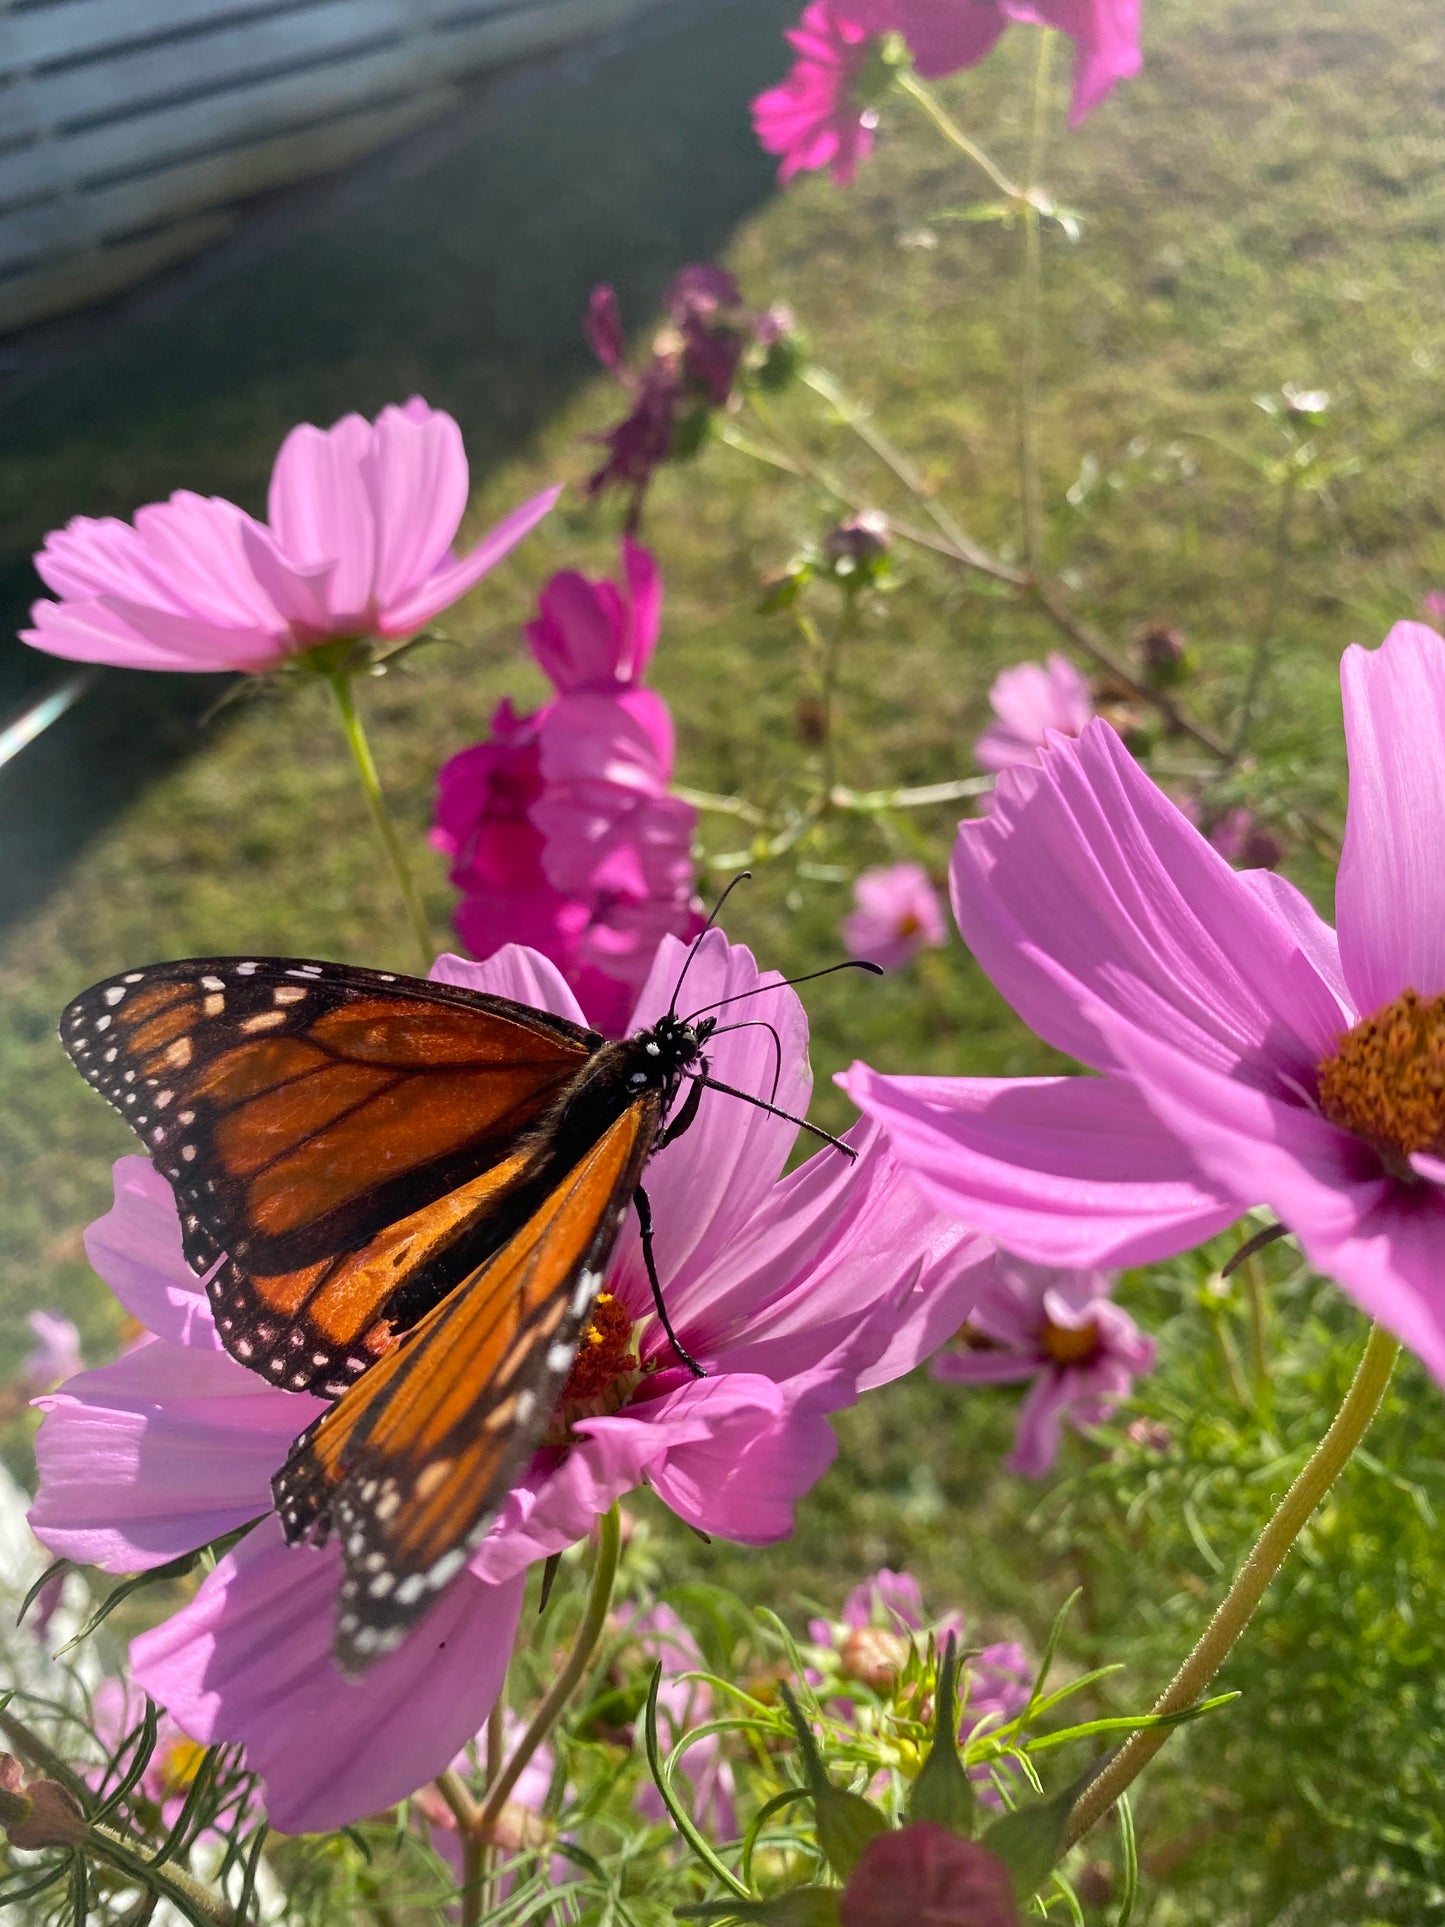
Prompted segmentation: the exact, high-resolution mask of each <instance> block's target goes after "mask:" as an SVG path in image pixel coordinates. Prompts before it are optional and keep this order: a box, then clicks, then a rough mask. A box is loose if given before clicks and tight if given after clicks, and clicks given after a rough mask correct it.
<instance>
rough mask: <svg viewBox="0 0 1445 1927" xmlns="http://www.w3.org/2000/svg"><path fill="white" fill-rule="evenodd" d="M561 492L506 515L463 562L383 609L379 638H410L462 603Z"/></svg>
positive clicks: (439, 572) (543, 494)
mask: <svg viewBox="0 0 1445 1927" xmlns="http://www.w3.org/2000/svg"><path fill="white" fill-rule="evenodd" d="M561 493H562V490H561V487H560V485H559V486H558V487H556V488H544V489H543V490H542V492H541V494H540V495H534V496H532V498H531V500H530V501H526V502H523V504H522V506H521V507H520V508H516V509H513V510H512V512H511V514H510V515H506V516H503V518H502V520H501V521H500V522H498V523H497V525H496V527H495V528H493V529H491V530H489V531H488V533H487V534H486V535H484V536H483V537H482V539H481V541H480V542H478V543H477V545H476V547H475V548H471V549H468V550H467V552H466V554H465V555H464V556H463V557H462V558H461V560H460V561H458V562H449V563H447V564H446V565H445V566H444V567H442V568H439V569H438V570H437V571H436V573H435V574H434V575H430V576H428V577H427V579H426V581H425V582H423V583H421V584H419V585H418V587H417V588H416V589H414V590H413V591H412V592H411V593H410V594H409V595H405V596H403V597H401V599H400V600H399V601H397V602H394V603H392V604H390V605H389V606H388V607H386V608H385V609H382V610H380V611H379V612H378V616H377V624H376V627H377V633H378V635H382V636H409V635H411V634H412V633H413V631H415V630H417V629H424V628H425V627H426V625H427V623H429V622H433V621H435V619H436V618H437V617H438V616H439V615H440V614H441V613H442V611H443V610H444V609H450V608H451V606H452V604H453V603H454V602H459V601H460V600H461V598H462V597H463V596H464V595H465V594H466V592H467V590H468V589H471V588H474V587H475V586H476V584H477V583H478V582H480V581H481V579H482V577H483V576H484V575H486V574H488V573H489V572H490V571H491V570H492V569H495V568H496V566H497V564H498V563H499V562H500V561H502V559H503V558H504V557H505V556H508V555H510V554H511V552H512V550H513V549H514V548H516V546H517V544H518V543H519V542H520V541H521V540H522V538H523V537H524V536H527V535H530V534H531V533H532V530H533V529H534V528H536V526H537V524H538V523H539V522H540V521H541V520H542V518H543V516H544V515H546V514H547V513H548V511H549V510H550V509H551V508H552V506H553V504H554V503H555V502H556V500H557V497H558V496H559V495H560V494H561Z"/></svg>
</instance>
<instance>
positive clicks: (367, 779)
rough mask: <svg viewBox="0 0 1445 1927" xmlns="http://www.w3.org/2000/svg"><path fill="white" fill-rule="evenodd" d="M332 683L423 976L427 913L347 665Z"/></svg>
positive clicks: (427, 962) (428, 961)
mask: <svg viewBox="0 0 1445 1927" xmlns="http://www.w3.org/2000/svg"><path fill="white" fill-rule="evenodd" d="M326 680H327V682H328V683H329V684H330V685H331V693H332V695H333V696H334V697H335V698H336V707H337V710H338V712H339V714H340V716H341V728H342V731H343V733H344V734H345V737H346V746H347V748H348V749H349V750H350V751H351V760H352V762H353V763H355V765H356V773H357V775H358V776H359V777H360V779H361V787H362V791H363V793H364V794H365V796H366V807H367V808H368V809H369V810H370V811H371V820H372V822H373V823H374V824H375V825H376V833H377V835H378V836H379V837H380V838H381V844H382V848H383V849H384V850H385V851H386V859H387V862H388V863H390V865H391V869H392V874H393V876H394V877H395V878H396V885H397V888H398V889H399V890H400V892H401V900H402V903H403V904H404V906H405V908H406V920H407V922H408V923H409V924H410V926H411V934H412V936H413V938H414V939H415V941H416V947H417V954H418V955H419V957H420V958H421V968H422V975H423V976H425V974H426V973H427V971H428V970H430V969H431V966H432V958H433V955H434V953H433V950H432V944H431V938H430V937H429V936H428V934H427V927H426V916H425V913H424V912H423V910H422V907H421V898H420V897H419V896H418V895H417V889H416V884H415V883H414V882H413V880H412V874H411V871H410V869H409V868H408V867H407V861H406V852H405V851H404V850H403V849H402V847H401V839H400V838H399V837H398V836H397V833H396V825H395V824H394V823H393V822H392V820H391V813H390V811H389V810H388V809H387V807H386V798H385V797H384V796H383V795H382V793H381V779H380V777H379V776H378V775H377V773H376V763H375V761H374V759H373V757H372V754H371V745H370V744H369V743H368V742H367V740H366V731H365V729H364V728H363V727H362V722H361V715H360V712H359V711H358V709H357V707H356V693H355V690H354V689H353V687H352V677H351V673H350V671H349V670H347V669H346V668H344V667H343V668H340V669H334V670H331V671H330V672H329V673H328V674H327V677H326Z"/></svg>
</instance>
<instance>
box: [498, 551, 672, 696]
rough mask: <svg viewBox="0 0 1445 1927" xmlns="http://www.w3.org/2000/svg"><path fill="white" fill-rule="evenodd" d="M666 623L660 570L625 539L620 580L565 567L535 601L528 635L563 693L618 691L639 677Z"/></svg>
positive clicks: (633, 684) (539, 660)
mask: <svg viewBox="0 0 1445 1927" xmlns="http://www.w3.org/2000/svg"><path fill="white" fill-rule="evenodd" d="M661 627H662V574H661V571H660V570H659V569H658V566H657V562H656V560H655V559H654V557H653V554H652V551H651V550H650V549H645V548H643V547H642V546H641V545H640V544H639V543H637V542H634V541H633V540H632V538H631V537H630V536H624V537H623V538H622V583H621V584H620V585H619V584H617V583H615V582H609V581H606V580H605V579H604V580H602V581H598V582H594V581H591V580H590V579H589V578H588V577H587V576H585V575H580V574H579V573H578V572H577V571H576V570H575V569H563V570H562V571H561V572H560V573H559V574H557V575H554V576H553V577H552V579H551V581H550V582H549V583H548V584H547V586H546V587H545V588H544V589H543V591H542V593H541V596H540V597H539V598H538V602H537V618H536V620H535V621H534V622H529V623H528V624H527V640H528V642H529V643H530V644H531V646H532V654H533V656H534V657H535V658H536V660H537V666H538V667H539V668H540V669H542V670H543V671H545V673H546V674H547V675H548V676H550V677H551V679H552V682H553V684H554V685H555V687H556V689H557V691H558V693H559V694H561V695H564V696H566V695H570V694H572V693H573V692H574V691H578V690H585V691H590V692H592V693H594V694H601V695H613V694H617V693H619V692H620V691H622V690H624V689H633V688H635V687H636V686H637V684H638V683H639V682H640V681H641V680H642V672H643V671H644V670H645V669H646V667H647V665H648V663H649V662H650V661H651V660H652V652H653V650H654V649H655V648H656V647H657V637H658V632H659V630H660V629H661Z"/></svg>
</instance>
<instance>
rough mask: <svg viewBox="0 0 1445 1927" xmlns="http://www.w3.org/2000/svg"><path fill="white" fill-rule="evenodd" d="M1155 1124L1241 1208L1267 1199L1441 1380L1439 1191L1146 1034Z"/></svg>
mask: <svg viewBox="0 0 1445 1927" xmlns="http://www.w3.org/2000/svg"><path fill="white" fill-rule="evenodd" d="M1129 1051H1130V1054H1131V1056H1132V1057H1133V1058H1134V1060H1135V1063H1136V1066H1137V1072H1138V1076H1139V1080H1140V1084H1141V1086H1142V1087H1143V1088H1144V1089H1145V1090H1146V1092H1147V1095H1148V1100H1149V1103H1150V1106H1151V1107H1152V1108H1153V1110H1154V1111H1155V1112H1156V1113H1157V1115H1158V1116H1159V1119H1160V1121H1161V1123H1163V1124H1164V1125H1165V1127H1166V1128H1167V1129H1169V1130H1171V1131H1172V1132H1174V1133H1175V1134H1176V1135H1177V1136H1178V1137H1179V1138H1180V1139H1181V1140H1183V1141H1184V1142H1186V1143H1187V1144H1188V1145H1189V1148H1190V1150H1191V1151H1192V1152H1193V1153H1194V1155H1195V1156H1196V1157H1197V1158H1198V1160H1199V1163H1200V1165H1201V1166H1202V1167H1203V1168H1204V1169H1206V1170H1208V1171H1211V1172H1213V1174H1214V1175H1215V1177H1216V1179H1217V1180H1218V1181H1219V1182H1220V1183H1221V1184H1227V1185H1228V1186H1229V1187H1230V1189H1231V1191H1232V1192H1233V1194H1234V1196H1235V1197H1236V1198H1237V1199H1238V1200H1239V1201H1240V1203H1241V1205H1246V1204H1267V1205H1268V1206H1269V1207H1270V1209H1271V1210H1273V1211H1274V1212H1275V1214H1276V1215H1277V1216H1278V1218H1279V1219H1280V1221H1281V1223H1283V1224H1286V1225H1288V1226H1289V1228H1290V1230H1291V1231H1292V1232H1293V1233H1294V1234H1295V1236H1296V1237H1297V1238H1298V1239H1299V1241H1300V1244H1301V1245H1302V1246H1303V1247H1304V1251H1305V1254H1306V1256H1307V1257H1308V1258H1309V1260H1310V1262H1311V1264H1313V1265H1314V1266H1315V1268H1316V1269H1317V1270H1319V1271H1322V1272H1323V1273H1324V1274H1325V1275H1326V1276H1327V1277H1331V1278H1333V1279H1334V1280H1335V1282H1336V1283H1337V1284H1339V1285H1341V1286H1342V1287H1343V1288H1344V1289H1345V1290H1346V1291H1347V1292H1349V1293H1350V1295H1351V1296H1352V1297H1353V1298H1355V1299H1357V1300H1358V1302H1359V1303H1360V1304H1361V1305H1363V1306H1364V1308H1365V1310H1366V1311H1367V1312H1368V1313H1369V1314H1370V1316H1371V1317H1372V1318H1377V1319H1379V1321H1380V1323H1381V1324H1382V1325H1385V1326H1387V1327H1388V1329H1389V1330H1391V1331H1393V1332H1394V1333H1395V1335H1396V1336H1397V1337H1398V1338H1400V1339H1401V1340H1402V1341H1403V1342H1404V1343H1405V1344H1406V1345H1408V1346H1409V1347H1410V1349H1411V1350H1412V1351H1414V1352H1416V1353H1418V1355H1419V1356H1420V1357H1421V1358H1422V1359H1423V1360H1424V1361H1425V1363H1426V1364H1427V1365H1428V1366H1429V1367H1430V1369H1431V1371H1432V1372H1434V1373H1435V1375H1436V1377H1437V1378H1441V1379H1445V1278H1442V1275H1441V1270H1440V1251H1441V1249H1442V1241H1445V1196H1442V1194H1441V1192H1440V1191H1439V1190H1438V1189H1437V1187H1436V1186H1435V1185H1433V1184H1423V1183H1421V1184H1402V1183H1400V1182H1399V1181H1397V1180H1395V1179H1393V1178H1390V1177H1389V1176H1387V1175H1385V1174H1384V1173H1383V1172H1382V1170H1381V1167H1380V1162H1379V1158H1378V1156H1377V1155H1376V1153H1375V1152H1374V1151H1373V1150H1372V1149H1371V1148H1370V1146H1369V1145H1367V1144H1366V1143H1364V1142H1363V1140H1362V1139H1359V1138H1356V1137H1352V1136H1351V1135H1350V1134H1349V1133H1348V1132H1345V1131H1340V1130H1337V1129H1336V1128H1335V1126H1334V1125H1333V1124H1329V1123H1326V1121H1325V1120H1324V1118H1322V1117H1319V1116H1317V1115H1316V1114H1315V1113H1314V1112H1313V1111H1311V1110H1308V1109H1306V1108H1305V1106H1304V1105H1302V1104H1298V1103H1295V1104H1290V1103H1287V1102H1283V1101H1281V1100H1279V1099H1277V1098H1273V1097H1271V1096H1269V1095H1268V1094H1267V1093H1266V1092H1263V1091H1260V1090H1256V1089H1254V1088H1252V1087H1251V1086H1250V1085H1248V1084H1245V1083H1242V1082H1241V1081H1240V1080H1239V1079H1237V1078H1231V1077H1225V1076H1221V1075H1220V1074H1219V1073H1218V1072H1217V1071H1213V1070H1210V1069H1208V1068H1206V1067H1205V1066H1204V1065H1201V1064H1197V1063H1194V1062H1193V1061H1192V1060H1191V1059H1189V1058H1188V1057H1186V1056H1185V1055H1184V1053H1182V1052H1178V1051H1171V1050H1169V1049H1168V1047H1167V1046H1166V1045H1162V1044H1159V1043H1157V1042H1155V1041H1154V1040H1153V1039H1144V1038H1140V1037H1138V1036H1135V1037H1132V1038H1131V1039H1130V1040H1129Z"/></svg>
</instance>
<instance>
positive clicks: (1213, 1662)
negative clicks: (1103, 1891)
mask: <svg viewBox="0 0 1445 1927" xmlns="http://www.w3.org/2000/svg"><path fill="white" fill-rule="evenodd" d="M1399 1355H1400V1345H1399V1341H1398V1339H1395V1338H1392V1337H1391V1336H1390V1335H1389V1333H1388V1332H1385V1331H1382V1330H1381V1329H1380V1327H1379V1326H1378V1325H1372V1326H1371V1327H1370V1336H1369V1339H1368V1340H1367V1341H1366V1344H1365V1349H1364V1353H1363V1354H1362V1356H1361V1358H1360V1362H1359V1364H1358V1366H1357V1367H1356V1368H1355V1375H1354V1377H1353V1378H1352V1379H1351V1381H1350V1388H1349V1390H1348V1391H1347V1392H1346V1393H1345V1396H1344V1401H1343V1403H1342V1404H1341V1406H1340V1409H1339V1411H1338V1412H1336V1414H1335V1416H1334V1421H1333V1423H1332V1424H1331V1426H1330V1429H1329V1430H1328V1431H1327V1432H1326V1433H1325V1435H1324V1437H1323V1438H1322V1439H1321V1440H1320V1442H1319V1444H1318V1445H1317V1446H1316V1447H1315V1449H1314V1451H1313V1453H1312V1454H1311V1455H1310V1457H1309V1460H1308V1461H1307V1463H1306V1464H1305V1466H1304V1468H1303V1469H1302V1470H1301V1472H1300V1473H1299V1476H1298V1477H1297V1478H1296V1479H1295V1481H1294V1483H1293V1485H1291V1487H1290V1489H1289V1491H1288V1492H1286V1493H1285V1495H1284V1498H1283V1499H1282V1500H1281V1501H1280V1504H1279V1506H1278V1508H1277V1510H1276V1512H1275V1514H1274V1517H1273V1518H1272V1519H1271V1520H1270V1522H1269V1524H1268V1525H1267V1526H1266V1527H1265V1529H1264V1531H1263V1532H1262V1533H1261V1534H1260V1535H1259V1538H1258V1539H1257V1540H1256V1541H1255V1545H1254V1549H1253V1550H1252V1551H1251V1553H1250V1555H1249V1557H1248V1558H1247V1559H1246V1560H1245V1562H1244V1565H1243V1566H1242V1567H1241V1569H1240V1573H1239V1577H1238V1578H1237V1579H1236V1580H1235V1582H1234V1584H1233V1585H1232V1586H1231V1587H1230V1589H1229V1592H1228V1595H1227V1596H1226V1598H1225V1599H1224V1601H1223V1603H1222V1604H1221V1605H1220V1607H1219V1609H1218V1611H1217V1612H1216V1613H1215V1615H1214V1617H1213V1618H1212V1619H1211V1620H1210V1622H1209V1624H1208V1626H1206V1627H1205V1629H1204V1633H1203V1636H1202V1637H1201V1639H1200V1640H1199V1643H1198V1645H1196V1646H1195V1648H1194V1650H1193V1652H1192V1653H1191V1654H1190V1655H1189V1657H1188V1659H1186V1660H1185V1662H1184V1664H1183V1665H1182V1666H1181V1667H1180V1669H1179V1671H1178V1672H1177V1673H1176V1674H1175V1676H1174V1679H1173V1681H1172V1682H1171V1683H1170V1685H1169V1688H1168V1690H1167V1691H1166V1692H1165V1693H1164V1695H1163V1697H1162V1698H1161V1699H1160V1700H1159V1701H1158V1703H1157V1704H1156V1705H1155V1707H1154V1715H1155V1717H1156V1718H1158V1717H1161V1716H1164V1715H1168V1714H1173V1713H1183V1712H1185V1711H1187V1710H1188V1708H1190V1707H1191V1706H1193V1705H1194V1704H1195V1703H1196V1702H1197V1701H1198V1700H1200V1699H1201V1698H1202V1697H1203V1695H1204V1693H1205V1691H1206V1689H1207V1688H1208V1686H1209V1683H1210V1681H1211V1680H1212V1679H1213V1678H1214V1676H1215V1674H1216V1673H1217V1672H1218V1671H1219V1669H1220V1667H1221V1666H1222V1665H1223V1664H1224V1662H1225V1660H1226V1659H1227V1658H1228V1657H1229V1654H1230V1652H1231V1651H1232V1649H1233V1647H1234V1645H1235V1644H1236V1642H1237V1641H1238V1639H1239V1637H1240V1635H1241V1634H1242V1633H1243V1631H1244V1629H1245V1627H1246V1626H1247V1625H1248V1624H1249V1621H1250V1618H1251V1616H1252V1615H1253V1613H1254V1609H1255V1607H1256V1606H1257V1605H1258V1604H1259V1602H1260V1600H1261V1598H1263V1596H1264V1592H1265V1588H1266V1587H1267V1586H1268V1585H1269V1582H1270V1580H1271V1579H1273V1577H1274V1575H1275V1574H1276V1573H1277V1572H1278V1571H1279V1569H1280V1567H1281V1565H1283V1563H1284V1560H1285V1556H1286V1554H1287V1553H1288V1552H1289V1549H1290V1547H1291V1546H1292V1545H1293V1544H1294V1542H1295V1540H1296V1539H1297V1538H1298V1537H1299V1535H1300V1533H1301V1532H1302V1531H1303V1529H1304V1526H1305V1524H1306V1522H1307V1521H1308V1519H1309V1517H1310V1514H1311V1513H1312V1512H1313V1511H1314V1509H1315V1507H1316V1506H1317V1505H1318V1504H1319V1502H1320V1500H1321V1499H1322V1498H1323V1497H1324V1496H1325V1494H1326V1492H1328V1491H1329V1489H1330V1487H1331V1486H1332V1485H1333V1484H1334V1482H1335V1480H1336V1479H1337V1478H1338V1477H1339V1475H1340V1473H1341V1472H1342V1471H1343V1469H1344V1467H1345V1465H1346V1464H1347V1462H1348V1460H1349V1458H1350V1455H1351V1453H1352V1452H1353V1451H1354V1449H1355V1447H1356V1446H1357V1445H1358V1444H1359V1442H1360V1440H1361V1439H1362V1438H1363V1437H1364V1436H1365V1433H1366V1432H1367V1431H1368V1430H1369V1427H1370V1421H1371V1420H1372V1419H1373V1418H1374V1416H1375V1413H1376V1412H1377V1411H1378V1410H1379V1406H1380V1400H1381V1399H1382V1398H1383V1397H1384V1395H1385V1388H1386V1386H1387V1385H1388V1384H1389V1382H1390V1374H1391V1372H1392V1371H1393V1370H1394V1368H1395V1360H1396V1359H1397V1358H1398V1357H1399ZM1172 1731H1173V1728H1172V1727H1169V1726H1159V1727H1150V1728H1148V1729H1146V1730H1144V1731H1142V1732H1138V1733H1135V1734H1134V1735H1133V1737H1132V1738H1131V1739H1130V1740H1129V1741H1128V1742H1127V1743H1126V1745H1124V1746H1123V1747H1122V1748H1121V1749H1120V1751H1119V1752H1118V1754H1117V1755H1116V1756H1115V1757H1114V1758H1113V1759H1112V1760H1111V1761H1110V1762H1109V1764H1108V1765H1107V1766H1106V1767H1105V1768H1104V1770H1103V1772H1102V1773H1100V1774H1099V1775H1098V1777H1097V1778H1096V1779H1095V1780H1093V1781H1091V1782H1090V1784H1089V1787H1088V1789H1087V1790H1086V1792H1085V1793H1084V1794H1083V1796H1082V1798H1081V1799H1080V1800H1079V1802H1078V1804H1077V1805H1076V1806H1075V1808H1074V1810H1073V1812H1072V1813H1071V1814H1070V1815H1069V1824H1068V1830H1067V1832H1066V1833H1065V1836H1064V1844H1065V1846H1072V1845H1073V1844H1074V1842H1075V1841H1076V1840H1079V1839H1082V1837H1083V1836H1084V1834H1086V1833H1087V1832H1088V1831H1089V1828H1090V1827H1092V1826H1093V1824H1094V1822H1095V1821H1096V1820H1100V1819H1102V1818H1103V1816H1104V1815H1105V1814H1106V1813H1107V1812H1108V1811H1109V1809H1110V1807H1112V1806H1113V1804H1114V1802H1115V1801H1116V1800H1117V1799H1118V1798H1119V1795H1120V1794H1121V1793H1122V1792H1123V1791H1124V1789H1125V1788H1126V1787H1128V1786H1131V1785H1132V1784H1133V1782H1134V1781H1135V1780H1136V1779H1137V1778H1138V1776H1139V1774H1140V1773H1141V1772H1142V1770H1143V1769H1144V1767H1146V1766H1147V1765H1148V1763H1149V1761H1150V1760H1152V1759H1153V1757H1154V1755H1155V1754H1156V1753H1157V1752H1158V1751H1159V1749H1160V1747H1161V1746H1163V1744H1164V1742H1165V1741H1166V1740H1167V1739H1168V1737H1169V1735H1170V1733H1171V1732H1172Z"/></svg>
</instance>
